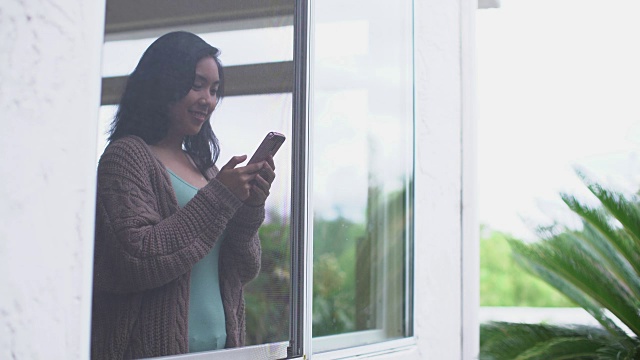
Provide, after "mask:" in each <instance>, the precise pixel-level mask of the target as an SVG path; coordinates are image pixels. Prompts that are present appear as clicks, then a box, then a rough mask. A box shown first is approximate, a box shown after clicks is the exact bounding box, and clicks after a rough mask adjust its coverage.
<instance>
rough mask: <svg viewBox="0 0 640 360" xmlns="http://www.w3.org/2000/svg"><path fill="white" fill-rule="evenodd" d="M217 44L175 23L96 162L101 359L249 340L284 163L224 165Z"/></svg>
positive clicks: (236, 160)
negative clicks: (251, 303) (217, 114)
mask: <svg viewBox="0 0 640 360" xmlns="http://www.w3.org/2000/svg"><path fill="white" fill-rule="evenodd" d="M218 53H219V52H218V50H217V49H216V48H214V47H212V46H210V45H209V44H207V43H206V42H205V41H203V40H202V39H201V38H199V37H198V36H196V35H194V34H191V33H187V32H173V33H169V34H166V35H164V36H162V37H160V38H158V39H157V40H156V41H155V42H154V43H153V44H151V46H149V48H148V49H147V50H146V51H145V53H144V55H143V56H142V58H141V59H140V62H139V63H138V66H137V67H136V69H135V70H134V71H133V73H132V74H131V76H130V77H129V80H128V82H127V86H126V89H125V90H124V93H123V95H122V99H121V102H120V106H119V108H118V112H117V114H116V116H115V119H114V121H113V125H112V128H111V132H110V137H109V145H108V146H107V148H106V149H105V152H104V154H103V155H102V157H101V159H100V163H99V166H98V192H97V204H96V237H95V259H94V261H95V263H94V288H93V310H92V315H93V316H92V335H91V338H92V343H91V344H92V348H91V353H92V358H94V359H129V358H143V357H153V356H162V355H171V354H180V353H187V352H195V351H205V350H213V349H220V348H225V347H227V348H228V347H236V346H242V345H243V342H244V332H245V314H244V297H243V286H244V285H245V284H246V283H247V282H249V281H250V280H251V279H253V278H254V277H255V276H257V274H258V271H259V269H260V253H261V249H260V240H259V239H258V235H257V233H258V228H259V227H260V225H261V224H262V222H263V220H264V202H265V200H266V199H267V197H268V196H269V189H270V187H271V183H272V182H273V180H274V178H275V173H274V169H275V166H274V164H273V159H272V158H268V159H267V160H266V161H263V162H260V163H256V164H251V165H247V166H239V164H240V163H242V162H243V161H244V160H246V155H243V156H235V157H233V158H232V159H231V160H229V161H228V162H227V163H226V165H224V166H223V167H222V168H221V169H220V170H218V169H217V168H216V166H215V165H214V163H215V161H216V160H217V157H218V153H219V145H218V140H217V139H216V137H215V135H214V133H213V130H212V128H211V124H210V122H209V119H210V117H211V114H212V112H213V111H214V109H215V108H216V105H217V104H218V102H219V101H220V99H222V96H223V94H224V74H223V68H222V65H221V63H220V61H219V59H218Z"/></svg>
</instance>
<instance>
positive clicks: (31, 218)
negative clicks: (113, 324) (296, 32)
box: [0, 0, 104, 359]
mask: <svg viewBox="0 0 640 360" xmlns="http://www.w3.org/2000/svg"><path fill="white" fill-rule="evenodd" d="M103 13H104V2H100V1H96V2H91V5H89V2H87V1H84V0H51V1H20V0H3V1H2V3H1V4H0V34H2V40H1V41H0V119H1V124H2V130H0V178H1V179H2V180H0V199H1V200H0V289H2V290H0V359H84V358H88V354H89V320H90V319H89V314H90V305H91V301H90V300H91V282H90V281H91V266H92V254H93V221H94V220H93V213H94V197H95V185H94V184H95V150H94V149H95V146H96V129H97V128H96V119H97V114H98V105H99V94H100V51H101V43H102V27H103V24H104V14H103Z"/></svg>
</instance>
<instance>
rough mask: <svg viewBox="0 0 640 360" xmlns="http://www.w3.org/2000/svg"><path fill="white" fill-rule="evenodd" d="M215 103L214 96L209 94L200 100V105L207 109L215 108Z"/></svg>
mask: <svg viewBox="0 0 640 360" xmlns="http://www.w3.org/2000/svg"><path fill="white" fill-rule="evenodd" d="M216 102H217V98H216V95H211V94H209V93H207V94H206V95H204V96H202V97H201V98H200V104H202V105H207V106H209V107H214V106H216Z"/></svg>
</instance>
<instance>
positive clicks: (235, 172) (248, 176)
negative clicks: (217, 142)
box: [216, 155, 263, 201]
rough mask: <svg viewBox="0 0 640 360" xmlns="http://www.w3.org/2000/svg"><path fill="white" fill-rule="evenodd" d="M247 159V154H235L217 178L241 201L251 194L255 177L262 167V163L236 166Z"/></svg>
mask: <svg viewBox="0 0 640 360" xmlns="http://www.w3.org/2000/svg"><path fill="white" fill-rule="evenodd" d="M246 159H247V155H241V156H234V157H232V158H231V160H229V162H227V163H226V164H225V165H224V166H223V167H222V168H221V169H220V172H218V175H216V179H217V180H218V181H219V182H221V183H222V185H224V186H226V187H227V189H229V191H231V193H233V194H234V195H235V196H236V197H237V198H238V199H240V200H241V201H245V200H247V198H248V197H249V195H250V194H251V187H252V183H253V181H252V180H254V179H255V177H256V176H257V175H258V173H259V172H260V170H261V169H262V166H263V165H262V163H256V164H249V165H247V166H241V167H238V168H236V166H237V165H238V164H240V163H242V162H243V161H245V160H246Z"/></svg>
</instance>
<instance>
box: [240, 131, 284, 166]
mask: <svg viewBox="0 0 640 360" xmlns="http://www.w3.org/2000/svg"><path fill="white" fill-rule="evenodd" d="M284 139H285V136H284V135H282V134H280V133H278V132H275V131H272V132H270V133H268V134H267V136H265V137H264V140H262V143H260V146H258V149H257V150H256V152H255V153H253V156H252V157H251V159H250V160H249V162H248V163H247V165H248V164H253V163H257V162H260V161H263V160H264V159H266V158H267V156H268V155H271V156H274V155H275V154H276V152H277V151H278V149H280V146H281V145H282V143H283V142H284Z"/></svg>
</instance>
